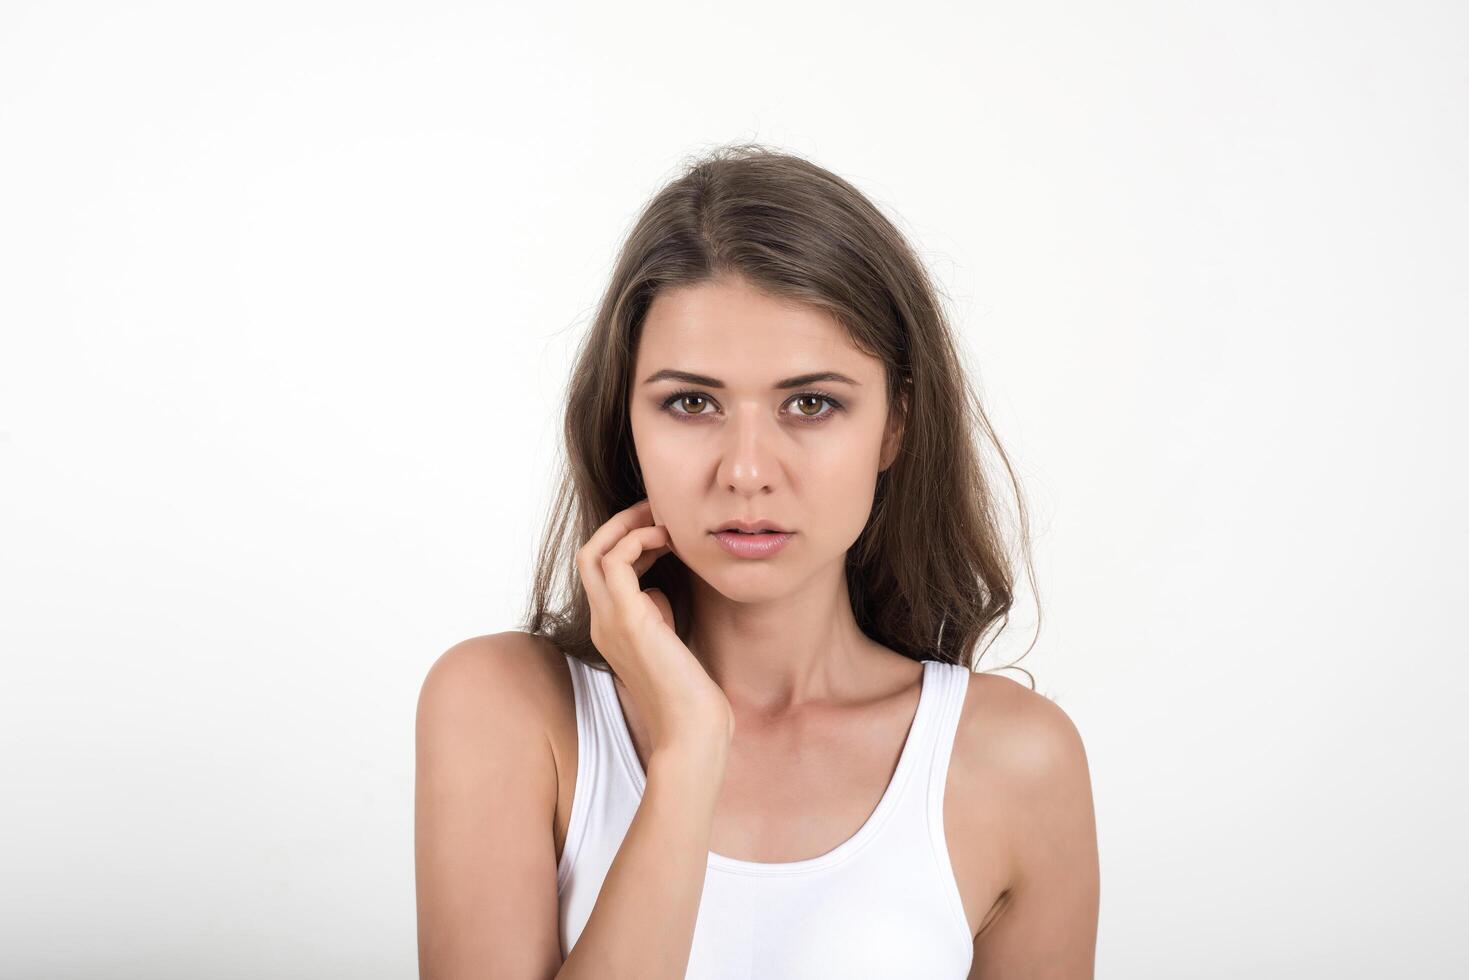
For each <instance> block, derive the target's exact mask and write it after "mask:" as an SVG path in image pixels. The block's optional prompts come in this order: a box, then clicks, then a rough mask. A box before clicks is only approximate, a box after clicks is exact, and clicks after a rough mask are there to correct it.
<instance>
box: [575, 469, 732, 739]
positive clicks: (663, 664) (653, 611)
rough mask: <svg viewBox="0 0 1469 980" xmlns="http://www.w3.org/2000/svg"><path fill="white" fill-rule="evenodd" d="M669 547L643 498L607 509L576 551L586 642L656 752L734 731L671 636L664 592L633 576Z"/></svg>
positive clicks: (719, 695) (714, 689)
mask: <svg viewBox="0 0 1469 980" xmlns="http://www.w3.org/2000/svg"><path fill="white" fill-rule="evenodd" d="M672 550H673V549H672V542H671V539H670V538H669V536H668V529H667V528H665V527H664V526H663V525H661V524H654V523H653V513H652V505H651V504H650V503H649V502H648V500H647V498H644V499H642V500H640V501H638V502H637V503H635V504H633V505H632V506H631V507H629V508H627V509H626V510H623V511H619V512H618V513H616V514H613V515H612V517H611V518H609V519H608V520H607V522H606V523H605V524H603V525H602V526H601V527H600V528H598V529H597V531H596V532H595V533H594V534H593V535H592V536H591V537H590V538H589V539H588V540H587V543H586V544H584V545H582V547H581V548H580V549H578V550H577V553H576V567H577V571H578V572H579V573H580V575H581V579H582V586H583V588H584V589H585V590H586V594H587V601H588V603H590V605H591V617H592V630H591V633H592V643H593V644H595V645H596V647H597V652H599V653H600V654H602V656H603V658H604V659H606V661H607V662H608V663H609V664H610V665H611V666H612V669H613V671H614V672H615V673H616V675H617V677H618V679H619V680H621V681H622V683H623V686H624V687H626V688H627V690H628V693H629V694H630V695H631V696H632V699H633V701H634V702H635V703H636V704H637V707H638V711H639V714H640V715H641V717H642V718H644V719H646V720H647V725H648V728H649V731H650V736H651V738H652V742H653V747H652V751H653V752H655V753H663V752H667V751H678V750H680V749H683V748H687V747H693V748H696V749H697V748H698V747H700V746H701V744H706V743H704V742H703V740H709V739H713V740H715V741H716V742H718V741H719V740H720V739H723V740H724V743H723V744H724V745H726V746H727V745H728V740H729V739H730V738H732V737H733V735H734V712H733V711H732V710H731V708H730V705H729V699H728V698H726V697H725V695H724V691H723V690H721V689H720V687H719V685H718V684H715V683H714V680H713V679H712V678H711V677H710V676H709V672H708V671H706V670H705V669H704V665H703V664H701V663H699V661H698V658H696V657H695V656H694V654H693V652H692V651H691V650H689V648H688V647H687V646H685V645H684V642H683V641H682V640H680V639H679V638H678V634H677V633H676V632H675V631H674V622H673V609H672V607H671V605H670V604H669V601H668V597H667V596H665V595H664V594H663V592H662V590H660V589H648V590H647V591H646V592H645V591H643V589H642V586H641V584H640V583H639V581H638V579H639V578H640V577H641V576H642V575H643V573H644V572H646V571H647V570H648V569H649V568H650V567H651V566H652V564H653V562H655V561H657V560H658V559H659V558H660V557H662V556H663V555H665V554H668V553H669V552H670V551H672Z"/></svg>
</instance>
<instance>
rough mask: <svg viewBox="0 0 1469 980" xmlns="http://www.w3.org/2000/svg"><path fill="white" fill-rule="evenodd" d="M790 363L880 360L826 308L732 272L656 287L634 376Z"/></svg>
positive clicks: (752, 370)
mask: <svg viewBox="0 0 1469 980" xmlns="http://www.w3.org/2000/svg"><path fill="white" fill-rule="evenodd" d="M792 365H795V366H797V367H802V366H808V367H809V366H811V365H815V366H817V367H820V368H822V369H827V370H836V371H842V372H844V373H848V374H852V375H853V376H854V377H855V376H856V375H857V374H859V373H860V374H871V373H872V372H873V371H875V370H878V369H880V367H881V365H880V363H879V362H878V361H877V359H876V358H873V357H870V356H868V355H867V354H864V353H863V352H861V351H860V350H858V349H857V348H856V347H855V346H854V345H853V344H852V341H851V338H850V337H849V336H848V334H847V331H846V328H845V327H843V326H842V325H841V323H840V322H839V321H838V320H837V319H836V317H834V316H832V315H831V314H830V313H827V312H826V311H825V310H820V309H817V308H815V307H811V306H806V305H803V304H799V303H794V302H792V301H790V300H787V299H784V298H781V297H778V296H772V295H770V294H769V293H765V292H762V291H760V290H758V289H756V288H755V287H753V286H751V285H750V284H748V283H747V282H745V281H744V280H741V279H733V278H727V279H721V280H713V281H709V282H701V283H698V284H697V285H692V286H678V287H674V288H670V289H664V290H661V291H660V292H659V293H658V295H657V296H656V297H654V299H653V303H652V305H651V306H650V307H649V308H648V312H647V315H646V316H645V317H644V319H643V327H642V333H641V336H640V337H639V340H638V351H637V370H638V372H639V376H641V375H643V374H646V373H647V372H646V371H645V370H644V368H651V369H653V370H657V369H660V368H665V367H674V368H683V369H686V370H702V371H705V372H706V373H712V374H715V375H718V376H719V377H729V378H731V379H738V378H748V379H750V380H751V381H753V382H763V381H766V380H768V379H767V375H768V376H770V377H775V376H777V375H783V374H790V373H795V372H794V371H787V370H784V369H785V368H787V367H791V366H792Z"/></svg>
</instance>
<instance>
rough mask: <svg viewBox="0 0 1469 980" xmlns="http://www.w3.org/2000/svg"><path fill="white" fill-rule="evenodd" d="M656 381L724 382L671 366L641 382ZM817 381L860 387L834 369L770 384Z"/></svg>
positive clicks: (718, 385) (711, 385) (706, 384)
mask: <svg viewBox="0 0 1469 980" xmlns="http://www.w3.org/2000/svg"><path fill="white" fill-rule="evenodd" d="M656 381H683V382H686V383H688V384H692V385H703V386H704V387H706V388H723V387H724V382H723V381H720V380H719V379H718V378H711V377H709V376H708V375H707V374H694V373H692V372H690V371H675V370H673V369H672V368H664V369H663V370H661V371H655V372H653V373H652V374H650V375H648V376H647V377H646V378H644V379H643V384H645V385H650V384H653V383H654V382H656ZM818 381H835V382H838V383H840V384H847V385H851V386H853V387H854V388H860V387H862V383H861V382H860V381H854V380H853V379H851V378H849V377H847V376H846V375H845V374H840V373H838V372H836V371H812V372H811V373H810V374H798V375H796V376H795V377H791V378H782V379H781V380H779V381H777V382H776V383H775V384H773V385H771V387H772V388H775V389H785V388H803V387H805V386H806V385H809V384H815V383H816V382H818Z"/></svg>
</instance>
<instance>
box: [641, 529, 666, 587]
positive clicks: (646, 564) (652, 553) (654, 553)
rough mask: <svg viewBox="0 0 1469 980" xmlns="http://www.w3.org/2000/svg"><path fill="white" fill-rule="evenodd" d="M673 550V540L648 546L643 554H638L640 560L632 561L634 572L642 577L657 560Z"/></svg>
mask: <svg viewBox="0 0 1469 980" xmlns="http://www.w3.org/2000/svg"><path fill="white" fill-rule="evenodd" d="M655 526H656V527H662V526H663V525H661V524H658V525H655ZM664 537H665V538H666V537H667V535H666V534H665V535H664ZM671 551H673V544H672V542H669V543H667V544H660V545H658V546H657V547H653V548H647V549H646V550H644V551H643V553H642V554H641V555H639V556H638V560H637V561H635V562H633V563H632V570H633V572H634V573H635V574H636V575H637V577H638V578H642V577H643V576H644V575H646V574H647V572H648V569H650V568H652V567H653V563H654V562H656V561H657V560H658V559H659V558H662V557H663V556H664V555H666V554H668V553H669V552H671Z"/></svg>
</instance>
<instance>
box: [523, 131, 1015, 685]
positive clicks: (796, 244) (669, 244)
mask: <svg viewBox="0 0 1469 980" xmlns="http://www.w3.org/2000/svg"><path fill="white" fill-rule="evenodd" d="M730 275H736V276H740V277H743V278H744V279H745V280H747V281H749V282H750V283H752V284H753V285H755V286H756V287H758V288H760V289H763V290H765V291H767V292H768V293H770V294H772V295H775V296H779V297H783V298H786V299H790V300H795V301H798V302H801V303H805V304H809V305H810V306H813V307H816V308H819V309H821V310H823V311H825V312H826V313H828V314H830V315H831V316H833V317H834V318H835V319H836V320H837V321H838V322H840V323H841V324H842V325H843V326H844V327H845V328H846V330H847V331H848V333H849V335H850V337H851V339H852V341H853V343H854V344H855V345H856V346H857V347H858V348H859V349H861V350H862V351H864V352H866V353H867V354H869V355H871V356H873V357H876V358H878V359H880V360H881V361H882V362H883V364H884V365H885V367H886V375H887V390H888V396H889V397H888V404H889V405H891V406H894V410H895V411H896V410H901V411H902V412H903V419H904V426H903V435H902V444H901V451H900V452H899V454H898V458H897V459H896V461H894V462H893V464H892V465H891V466H889V467H888V468H887V469H886V470H884V471H882V472H881V473H880V474H879V475H878V479H877V485H876V490H875V495H874V499H873V506H872V512H871V514H870V515H869V517H868V521H867V525H866V527H864V529H863V531H862V533H861V535H860V536H859V537H858V539H857V541H856V542H855V543H854V544H853V545H852V547H851V548H850V549H849V550H848V553H847V562H846V570H847V585H848V593H849V596H850V599H851V603H852V611H853V613H854V615H855V617H856V620H857V624H858V626H859V627H860V628H861V629H862V631H863V632H864V633H866V634H867V635H868V636H869V637H871V638H872V639H873V640H876V641H877V642H879V643H881V644H883V645H884V646H886V647H889V648H890V649H892V650H895V651H897V652H899V653H902V654H904V655H905V656H908V657H911V658H913V659H915V660H924V659H936V660H942V661H945V662H948V663H956V664H964V665H965V666H967V667H969V668H970V669H971V670H973V669H975V666H976V664H977V663H978V661H979V659H980V657H982V656H983V654H984V652H985V651H984V650H979V651H978V652H976V647H977V646H978V644H979V642H980V640H981V639H982V638H983V637H984V635H985V634H986V633H987V632H988V631H989V630H990V629H991V628H992V627H995V625H996V624H997V623H998V628H997V629H995V633H996V635H998V633H999V632H1000V631H1001V630H1003V629H1004V626H1005V624H1006V623H1007V622H1008V621H1009V612H1010V607H1011V604H1012V602H1013V601H1014V596H1013V591H1012V583H1013V578H1012V568H1011V560H1010V556H1009V555H1008V553H1007V551H1006V547H1005V541H1004V536H1003V534H1002V533H1001V530H1002V528H1001V512H1000V509H999V507H998V500H997V498H996V497H995V495H994V493H993V490H992V487H991V481H990V479H989V477H988V475H987V474H986V472H985V469H984V466H983V462H982V460H981V458H980V454H979V451H978V443H977V440H976V434H977V433H983V435H984V436H985V437H987V438H988V440H989V441H990V443H991V444H993V445H994V447H995V449H996V451H997V452H998V454H999V459H1000V461H1001V462H1002V463H1003V464H1004V469H1005V472H1006V473H1007V474H1008V475H1009V478H1010V482H1011V485H1012V487H1014V488H1015V491H1016V492H1015V500H1016V503H1017V505H1018V508H1019V517H1020V520H1019V535H1020V541H1021V544H1022V546H1023V551H1024V553H1025V556H1026V562H1027V568H1028V569H1030V571H1031V575H1030V581H1031V583H1032V586H1033V585H1034V581H1035V579H1034V563H1033V559H1032V557H1031V551H1030V539H1029V530H1028V526H1027V525H1028V521H1027V518H1026V514H1025V502H1024V499H1023V496H1022V495H1021V492H1020V487H1019V483H1018V481H1017V480H1016V478H1015V472H1014V469H1013V468H1012V467H1011V465H1010V461H1009V458H1008V457H1007V456H1006V454H1005V451H1004V449H1003V448H1002V447H1001V446H1000V444H999V440H998V439H997V438H996V437H995V434H994V431H993V429H992V428H991V426H990V423H989V419H988V418H987V417H986V415H985V412H984V409H983V407H982V406H981V405H980V401H979V397H978V395H977V394H976V393H975V391H974V390H973V388H972V387H971V385H970V383H969V379H968V377H967V376H966V373H965V371H964V369H963V365H962V362H961V356H960V352H959V350H958V347H957V345H956V344H955V341H954V338H953V335H952V332H951V330H950V327H949V324H948V320H947V318H946V316H945V314H944V313H943V311H942V310H941V308H940V306H939V303H938V300H937V292H936V290H935V288H934V285H933V283H932V281H931V280H930V278H929V275H928V273H927V271H926V270H925V268H924V267H923V265H922V263H921V262H919V260H918V258H917V257H916V255H915V254H914V251H913V249H912V247H911V246H910V245H909V244H908V243H907V241H906V240H905V239H904V237H903V235H902V234H901V233H900V232H899V230H898V229H897V228H896V227H895V226H894V224H893V223H892V222H891V221H889V220H888V218H887V217H885V216H884V215H883V214H882V213H881V212H880V211H879V210H878V209H877V207H875V206H874V205H873V203H872V202H871V201H869V200H868V199H867V198H866V197H865V196H863V194H862V193H861V192H860V191H858V190H857V189H856V188H855V187H853V186H852V185H851V184H850V183H848V182H847V181H845V180H843V179H842V178H841V177H838V176H836V175H835V174H833V173H831V172H829V171H827V170H825V169H823V168H821V167H819V166H817V165H816V164H814V163H811V162H809V161H807V160H804V159H802V158H800V157H798V156H794V155H791V154H788V153H783V152H776V151H774V150H772V149H769V148H767V147H764V146H761V145H759V144H755V143H739V144H732V145H726V146H722V147H719V148H716V149H715V150H713V151H712V152H709V153H707V154H705V155H703V156H701V157H699V158H697V159H695V160H693V161H692V162H689V163H686V164H685V167H684V170H683V173H682V174H681V175H679V176H678V177H677V178H676V179H674V180H672V181H671V182H670V183H668V184H667V185H666V186H665V187H663V189H662V190H660V191H659V192H658V193H657V194H656V195H655V196H654V197H653V198H652V200H651V201H649V202H648V204H647V205H646V206H645V207H644V209H643V211H642V213H641V214H640V215H639V216H638V219H637V221H636V223H635V225H634V226H633V228H632V230H631V232H630V233H629V234H628V237H627V240H626V241H625V242H624V243H623V246H622V249H621V250H620V252H619V253H618V256H617V261H616V265H615V267H614V269H613V273H612V277H611V281H610V283H609V284H608V286H607V289H606V291H605V292H604V294H603V296H602V299H601V302H600V304H599V306H598V309H597V313H596V317H595V320H594V321H593V323H592V326H591V329H590V331H589V332H588V334H587V336H586V338H585V339H584V341H583V342H582V345H581V347H580V349H579V351H578V354H577V358H576V362H575V367H574V369H573V371H572V375H571V379H570V384H569V391H568V398H567V400H566V414H565V421H564V434H565V439H566V456H565V459H564V460H563V461H562V470H561V481H560V487H559V490H558V492H557V494H556V497H555V499H554V501H553V502H552V504H551V509H550V511H549V513H548V514H547V518H548V519H547V521H546V529H545V537H544V539H543V541H542V544H541V548H540V554H539V558H538V560H537V563H536V571H535V583H534V587H533V592H532V595H531V599H530V603H529V605H528V607H527V610H526V613H525V616H524V618H523V621H522V624H523V627H524V628H525V629H526V630H527V631H528V632H531V633H534V634H537V635H540V636H543V637H545V638H546V639H549V640H550V641H551V642H552V643H554V644H555V645H556V646H557V647H558V648H560V649H561V650H563V651H565V652H566V653H568V654H570V655H571V656H573V657H576V658H578V659H579V660H582V661H583V662H585V663H587V664H589V665H591V666H595V667H606V666H607V662H606V660H605V659H604V658H603V657H602V656H601V654H599V653H598V652H597V650H596V648H595V647H594V646H593V644H592V641H591V635H590V632H591V630H590V626H591V613H590V608H589V607H588V605H587V598H586V593H585V591H584V590H583V588H582V582H581V577H580V575H579V574H577V571H576V565H575V552H576V550H577V549H578V548H580V547H581V545H582V544H584V543H585V542H586V541H587V539H588V538H590V537H591V536H592V534H593V533H594V532H595V531H596V530H597V528H598V527H600V526H601V525H602V524H603V523H605V522H606V521H607V520H608V518H610V517H611V516H612V515H613V514H614V513H616V512H617V511H620V510H622V509H624V508H626V507H629V506H631V505H632V504H634V503H636V502H637V501H638V500H640V499H641V498H642V497H644V496H646V493H645V491H644V488H643V485H642V474H641V472H640V470H639V468H638V464H637V459H636V456H635V453H634V450H633V445H632V432H631V429H630V426H629V423H628V396H629V393H630V390H631V388H630V386H631V383H632V378H631V375H632V371H633V358H634V352H635V351H636V350H637V341H638V334H639V330H640V328H641V325H642V321H643V317H644V315H645V314H646V313H647V310H648V308H649V306H650V305H651V304H652V302H653V297H654V296H655V295H656V294H657V292H658V291H659V290H660V289H662V288H665V287H671V286H681V285H689V284H694V283H699V282H705V281H708V280H711V279H714V278H717V277H722V276H730ZM690 574H691V573H690V571H689V569H688V567H687V566H686V565H684V564H683V562H682V561H680V560H679V559H678V557H677V556H676V555H673V554H671V553H670V554H666V555H664V556H663V557H662V558H660V559H659V560H658V561H657V562H656V563H654V565H653V566H652V568H650V569H649V570H648V572H647V573H646V574H645V575H644V576H643V578H642V583H643V587H644V588H652V587H655V586H656V587H657V588H660V589H662V590H663V592H664V594H665V595H667V596H668V598H669V602H670V604H671V605H672V608H673V610H674V621H675V624H676V631H677V632H678V634H679V635H680V636H681V637H685V638H686V637H687V634H688V628H689V625H690V624H689V604H688V601H689V597H690V594H691V592H690V589H689V584H688V582H689V579H688V576H689V575H690ZM1037 613H1039V607H1037ZM1038 628H1039V618H1037V629H1038ZM985 649H988V645H986V648H985ZM1026 652H1027V653H1028V652H1029V650H1028V649H1027V651H1026ZM1022 656H1024V655H1023V654H1022ZM1013 666H1014V665H1013V664H1010V665H1006V667H1005V668H1001V669H1009V668H1010V667H1013ZM1014 669H1016V670H1020V671H1022V672H1024V673H1025V674H1026V676H1027V677H1030V678H1031V685H1030V686H1031V688H1032V689H1034V687H1035V679H1034V677H1033V676H1032V675H1031V674H1030V672H1029V671H1026V670H1025V669H1024V668H1021V667H1015V668H1014Z"/></svg>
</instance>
